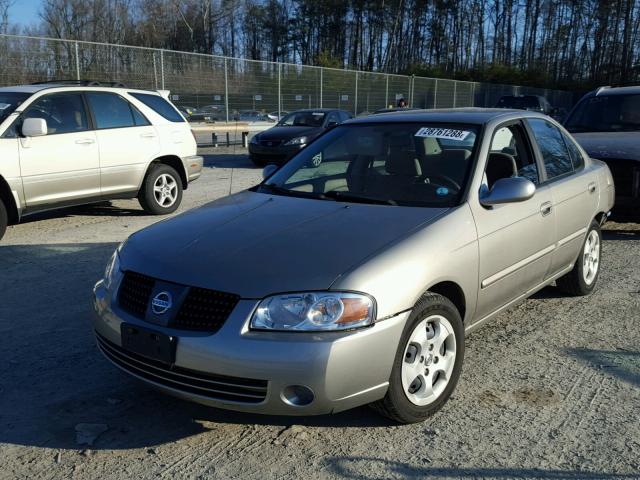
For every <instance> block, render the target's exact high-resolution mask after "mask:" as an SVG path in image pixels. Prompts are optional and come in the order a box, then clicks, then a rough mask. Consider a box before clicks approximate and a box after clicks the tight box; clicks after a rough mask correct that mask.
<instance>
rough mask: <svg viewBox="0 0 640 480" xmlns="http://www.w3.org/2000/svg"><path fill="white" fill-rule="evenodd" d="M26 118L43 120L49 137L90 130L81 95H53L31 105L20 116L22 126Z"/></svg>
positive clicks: (71, 93)
mask: <svg viewBox="0 0 640 480" xmlns="http://www.w3.org/2000/svg"><path fill="white" fill-rule="evenodd" d="M25 118H43V119H44V121H45V122H47V130H48V134H49V135H56V134H60V133H73V132H84V131H86V130H88V129H89V124H88V122H87V112H86V110H85V108H84V102H83V101H82V95H81V94H80V93H73V92H70V93H66V92H65V93H52V94H51V95H45V96H43V97H41V98H39V99H38V100H36V101H35V102H33V103H32V104H31V105H29V106H28V107H27V109H26V110H25V111H24V112H23V113H22V115H21V116H20V120H19V121H20V126H22V121H24V119H25Z"/></svg>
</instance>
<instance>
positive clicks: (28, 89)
mask: <svg viewBox="0 0 640 480" xmlns="http://www.w3.org/2000/svg"><path fill="white" fill-rule="evenodd" d="M76 88H79V89H82V90H97V91H104V92H110V91H114V90H118V91H126V92H137V93H148V94H155V95H160V92H158V91H157V90H144V89H140V88H127V87H107V86H98V85H96V86H91V85H74V84H64V83H37V84H33V85H16V86H13V87H0V92H18V93H37V92H40V91H42V90H54V89H65V90H73V89H76Z"/></svg>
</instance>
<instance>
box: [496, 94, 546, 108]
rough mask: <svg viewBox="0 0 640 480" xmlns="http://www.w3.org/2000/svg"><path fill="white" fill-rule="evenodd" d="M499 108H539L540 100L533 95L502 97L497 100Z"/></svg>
mask: <svg viewBox="0 0 640 480" xmlns="http://www.w3.org/2000/svg"><path fill="white" fill-rule="evenodd" d="M497 106H498V107H499V108H517V109H518V110H526V109H528V108H537V109H539V108H540V101H539V100H538V97H536V96H534V95H524V96H522V97H502V98H501V99H500V100H499V101H498V105H497Z"/></svg>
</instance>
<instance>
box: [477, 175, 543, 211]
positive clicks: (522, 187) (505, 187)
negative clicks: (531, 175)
mask: <svg viewBox="0 0 640 480" xmlns="http://www.w3.org/2000/svg"><path fill="white" fill-rule="evenodd" d="M534 193H536V186H535V185H534V184H533V182H532V181H531V180H528V179H526V178H524V177H510V178H500V179H499V180H496V183H494V184H493V188H492V189H491V190H490V191H489V192H488V193H486V194H485V195H484V196H482V197H480V204H481V205H483V206H485V207H492V206H493V205H500V204H503V203H517V202H524V201H526V200H529V199H530V198H531V197H533V194H534Z"/></svg>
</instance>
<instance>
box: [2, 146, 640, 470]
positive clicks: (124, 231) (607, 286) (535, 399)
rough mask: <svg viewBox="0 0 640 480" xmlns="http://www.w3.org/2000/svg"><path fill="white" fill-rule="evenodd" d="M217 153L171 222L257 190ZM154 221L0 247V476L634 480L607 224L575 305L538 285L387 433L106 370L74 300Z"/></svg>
mask: <svg viewBox="0 0 640 480" xmlns="http://www.w3.org/2000/svg"><path fill="white" fill-rule="evenodd" d="M228 153H229V154H227V155H211V156H208V157H207V168H206V169H205V172H204V175H203V178H202V179H201V180H199V181H198V182H196V183H194V184H193V185H192V188H190V189H189V190H188V191H187V192H186V194H185V201H184V205H183V207H182V209H181V210H184V209H188V208H192V207H194V206H196V205H200V204H203V203H205V202H207V201H209V200H213V199H215V198H218V197H220V196H223V195H226V194H228V193H229V192H230V191H238V190H241V189H243V188H246V187H248V186H250V185H252V184H254V183H255V182H257V180H258V179H259V178H260V172H259V171H258V170H256V169H254V168H252V167H251V165H250V163H249V162H248V161H247V159H246V156H244V155H242V154H241V152H239V151H236V152H228ZM232 166H233V167H235V168H233V170H232V169H231V168H230V167H232ZM158 220H159V219H158V218H151V217H146V216H143V215H142V212H141V210H140V208H139V206H138V204H137V203H136V202H135V201H118V202H113V204H112V205H110V204H103V205H98V206H93V207H82V208H73V209H67V210H64V211H59V212H56V213H50V214H46V215H40V216H38V217H37V218H32V219H29V221H28V222H27V223H24V224H22V225H19V226H16V227H12V228H10V230H9V232H8V234H7V236H6V237H5V239H4V240H3V241H2V243H0V298H1V300H2V301H1V302H0V478H3V479H4V478H25V479H26V478H28V479H43V478H95V479H108V478H114V479H116V478H194V479H196V478H231V477H239V478H247V479H248V478H258V479H262V478H284V477H286V478H289V477H292V478H346V477H349V478H351V477H358V478H366V479H386V478H413V477H425V476H429V477H435V478H447V479H449V478H499V479H505V478H536V479H537V478H552V479H584V478H586V479H621V478H625V479H626V478H640V421H639V416H640V313H639V312H640V225H638V224H613V223H611V224H608V226H607V231H606V232H605V242H604V252H603V255H604V260H603V261H604V264H603V270H602V272H601V276H600V280H599V285H598V288H597V289H596V291H595V293H594V294H593V295H592V296H590V297H587V298H579V299H576V298H567V297H565V296H563V295H562V294H561V293H559V292H558V291H557V290H556V289H555V288H553V287H550V288H547V289H545V290H543V291H542V292H541V293H539V294H538V295H536V296H535V298H532V299H530V300H527V301H526V302H525V303H523V304H521V305H520V306H519V307H517V308H515V309H513V310H512V311H510V312H509V313H507V314H505V315H502V316H501V317H500V318H499V319H498V320H497V321H495V322H493V323H492V324H491V325H488V326H487V327H485V328H483V329H481V330H480V331H479V332H477V333H475V334H473V335H472V336H470V337H469V339H468V342H467V345H468V346H467V351H466V360H465V367H464V371H463V375H462V378H461V380H460V384H459V386H458V389H457V391H456V392H455V393H454V396H453V398H452V400H451V401H450V402H449V403H448V404H447V405H446V406H445V408H444V409H443V410H442V411H441V412H440V413H439V414H438V415H437V416H435V417H434V418H432V419H431V420H429V421H428V422H426V423H423V424H420V425H412V426H397V425H393V424H391V423H389V422H388V421H386V420H384V419H382V418H380V417H378V416H377V415H376V414H375V413H374V412H373V411H371V410H370V409H368V408H366V407H363V408H360V409H356V410H354V411H350V412H345V413H342V414H339V415H335V416H324V417H313V418H283V417H263V416H256V415H246V414H239V413H230V412H225V411H220V410H215V409H211V408H206V407H202V406H198V405H195V404H191V403H188V402H184V401H180V400H176V399H173V398H170V397H167V396H165V395H162V394H159V393H157V392H155V391H154V390H152V389H151V388H148V387H146V386H144V385H142V384H140V383H138V382H137V381H135V380H133V379H131V378H129V377H128V376H126V375H125V374H123V373H121V372H120V371H118V370H117V369H116V368H115V367H112V366H111V365H110V364H108V362H107V361H106V360H104V359H103V358H102V357H101V355H100V354H99V352H98V351H97V349H96V347H95V345H94V341H93V335H92V331H91V328H90V324H89V315H90V303H89V300H90V293H91V287H92V285H93V283H94V282H95V281H96V280H97V279H98V278H99V277H100V276H101V274H102V272H103V269H104V266H105V264H106V261H107V259H108V258H109V256H110V255H111V253H112V251H113V249H114V248H115V246H116V245H117V243H118V242H120V241H121V240H123V239H124V238H126V237H127V236H128V235H129V234H130V233H131V232H133V231H135V230H137V229H139V228H142V227H144V226H146V225H149V224H151V223H153V222H155V221H158ZM83 424H97V425H98V426H97V427H96V426H92V425H89V426H87V425H83ZM100 432H101V433H100ZM78 441H93V445H91V446H89V445H86V444H80V443H79V442H78Z"/></svg>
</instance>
